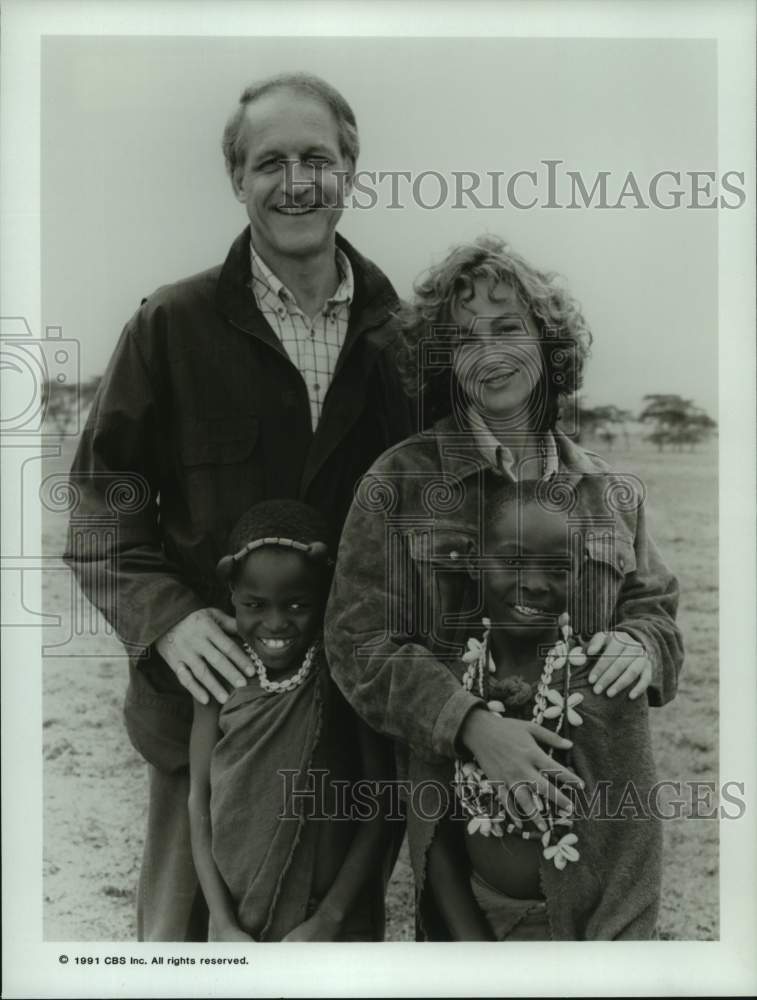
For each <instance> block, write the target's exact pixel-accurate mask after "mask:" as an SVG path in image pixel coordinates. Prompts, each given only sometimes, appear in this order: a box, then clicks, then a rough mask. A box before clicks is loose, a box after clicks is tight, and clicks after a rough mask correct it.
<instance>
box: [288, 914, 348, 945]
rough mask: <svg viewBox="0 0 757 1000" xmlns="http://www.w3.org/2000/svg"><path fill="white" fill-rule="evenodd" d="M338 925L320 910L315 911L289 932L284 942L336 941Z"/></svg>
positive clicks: (337, 922)
mask: <svg viewBox="0 0 757 1000" xmlns="http://www.w3.org/2000/svg"><path fill="white" fill-rule="evenodd" d="M339 928H340V923H339V921H337V920H334V919H333V918H332V917H330V916H329V915H328V914H326V913H324V912H323V911H322V910H316V911H315V913H314V914H313V916H312V917H308V919H307V920H304V921H303V922H302V923H301V924H298V926H297V927H295V928H294V929H293V930H291V931H290V932H289V933H288V934H287V936H286V937H285V938H284V939H283V940H284V941H336V939H337V935H338V934H339Z"/></svg>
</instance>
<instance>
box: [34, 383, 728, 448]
mask: <svg viewBox="0 0 757 1000" xmlns="http://www.w3.org/2000/svg"><path fill="white" fill-rule="evenodd" d="M101 378H102V376H100V375H93V376H92V377H91V378H89V379H87V380H86V381H84V382H79V383H78V384H67V383H62V384H61V383H58V382H54V381H47V382H45V383H44V385H43V390H42V401H43V406H44V413H45V426H46V427H48V428H50V432H51V433H54V434H57V435H58V436H60V437H63V436H64V435H66V434H68V433H70V432H71V430H72V429H74V430H75V429H76V428H77V427H78V420H79V418H80V417H83V415H84V414H85V413H86V412H87V410H88V409H89V407H90V406H91V404H92V400H93V399H94V397H95V393H96V392H97V387H98V385H99V384H100V379H101ZM643 401H644V407H643V409H642V411H641V412H640V413H639V414H638V415H636V414H633V413H631V411H630V410H624V409H621V408H620V407H619V406H614V405H612V404H610V405H606V406H594V407H588V406H584V405H582V404H579V407H578V414H577V415H578V427H577V430H576V432H575V433H574V434H573V435H572V436H573V437H574V438H575V439H576V440H584V439H593V440H596V441H600V442H601V443H602V444H603V445H604V446H605V447H606V448H608V449H612V447H613V445H614V444H615V443H616V441H617V440H618V438H621V439H622V440H623V443H624V444H625V446H626V447H627V446H628V444H629V434H628V427H627V425H628V424H629V423H633V422H637V421H638V422H639V423H642V424H645V425H647V426H648V427H649V428H650V430H649V432H648V433H647V434H645V435H644V440H646V441H649V442H651V443H652V444H654V445H655V446H656V447H657V449H658V451H664V450H665V448H667V447H669V448H673V449H675V450H677V451H681V450H682V449H683V448H684V447H688V448H689V449H693V448H695V447H696V446H697V445H698V444H701V443H702V442H703V441H706V440H708V439H709V438H710V437H711V436H712V435H713V434H714V433H715V431H716V429H717V424H716V422H715V421H714V420H713V419H712V417H710V416H709V415H708V414H707V413H706V412H705V411H704V410H703V409H702V408H701V407H699V406H695V405H694V403H693V402H692V401H691V400H690V399H684V398H683V397H681V396H677V395H672V394H663V393H653V394H650V395H646V396H644V399H643Z"/></svg>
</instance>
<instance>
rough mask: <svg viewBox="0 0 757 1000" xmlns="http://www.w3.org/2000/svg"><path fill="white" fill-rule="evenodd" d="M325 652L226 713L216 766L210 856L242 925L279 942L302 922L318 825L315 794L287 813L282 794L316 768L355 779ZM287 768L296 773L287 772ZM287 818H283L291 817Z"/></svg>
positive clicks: (253, 690)
mask: <svg viewBox="0 0 757 1000" xmlns="http://www.w3.org/2000/svg"><path fill="white" fill-rule="evenodd" d="M335 695H336V692H335V691H334V689H333V687H332V683H331V681H330V679H329V676H328V671H327V668H326V665H325V662H324V660H323V656H322V654H319V655H318V656H317V657H316V661H315V664H314V669H313V672H312V673H311V674H310V675H309V676H308V677H307V679H306V680H305V681H304V683H302V684H301V685H300V686H299V687H297V688H295V689H294V690H293V691H288V692H275V693H274V692H267V691H264V690H263V689H262V688H261V687H260V684H259V682H258V680H257V679H256V678H253V679H252V680H251V681H250V682H249V683H248V684H247V685H245V687H243V688H238V689H236V690H234V691H233V692H232V693H231V694H230V696H229V699H228V701H227V702H226V703H225V704H224V705H223V706H222V707H221V710H220V713H219V717H218V725H219V729H220V730H221V734H222V735H221V737H220V738H219V740H218V743H217V744H216V747H215V749H214V751H213V757H212V761H211V802H210V814H211V823H212V831H213V834H212V841H213V857H214V859H215V862H216V865H217V866H218V870H219V872H220V874H221V877H222V878H223V880H224V882H225V883H226V885H227V886H228V888H229V890H230V892H231V895H232V898H233V899H234V900H235V902H236V906H237V920H238V923H239V926H240V927H241V928H243V929H244V930H245V931H246V932H247V933H249V934H251V935H252V936H253V937H254V938H256V939H257V940H269V941H276V940H281V938H282V937H283V936H284V935H286V934H287V933H288V932H289V931H290V930H292V929H293V928H294V927H296V926H297V925H298V924H300V923H301V922H302V921H303V920H305V918H306V915H307V907H308V902H309V900H310V896H311V886H312V882H313V874H314V871H315V858H316V848H317V841H318V833H319V827H320V826H321V825H322V824H323V823H327V822H329V820H321V821H315V822H309V823H307V822H305V816H306V815H307V813H308V811H310V810H311V809H312V803H313V798H312V795H311V796H310V798H308V797H307V796H304V797H302V798H300V799H299V802H298V800H297V799H296V798H295V800H294V804H293V805H291V804H290V806H289V807H287V802H286V797H285V791H290V792H291V791H292V790H293V791H295V792H298V791H299V792H307V791H308V790H309V789H310V790H312V788H313V784H314V779H313V778H312V777H311V776H310V775H308V773H307V771H308V769H309V768H311V769H312V768H318V767H324V768H328V769H329V771H330V774H329V776H328V777H329V779H331V778H333V777H337V778H343V777H345V775H348V774H349V773H350V764H354V760H352V761H350V760H349V759H348V757H352V758H354V746H355V744H354V742H353V740H351V739H350V737H349V734H348V733H345V732H344V729H343V724H340V723H341V720H342V718H343V715H342V713H341V712H339V713H338V714H337V707H338V706H337V704H336V697H335ZM283 771H290V772H291V771H294V772H296V773H295V774H290V775H288V776H287V778H286V781H285V778H284V777H283V775H282V773H281V772H283ZM285 814H286V817H288V818H284V817H285Z"/></svg>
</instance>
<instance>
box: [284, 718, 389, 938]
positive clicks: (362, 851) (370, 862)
mask: <svg viewBox="0 0 757 1000" xmlns="http://www.w3.org/2000/svg"><path fill="white" fill-rule="evenodd" d="M358 737H359V745H360V751H361V757H362V763H363V767H362V771H361V773H362V776H363V778H364V779H365V780H366V782H368V783H373V782H377V783H378V789H379V790H380V789H381V783H382V782H385V781H386V780H387V779H388V778H390V777H391V775H392V773H393V768H392V760H391V746H390V744H389V743H388V742H387V741H386V740H384V739H381V738H379V737H378V736H377V735H376V733H374V732H373V731H372V730H371V729H369V728H368V726H366V725H365V723H364V722H362V721H358ZM362 801H364V802H366V809H367V810H369V814H370V818H369V819H365V820H362V821H360V822H359V824H358V827H359V828H358V831H357V833H356V834H355V837H354V839H353V841H352V843H351V844H350V848H349V851H348V852H347V856H346V858H345V859H344V862H343V864H342V867H341V868H340V869H339V872H338V874H337V876H336V878H335V879H334V881H333V883H332V885H331V887H330V889H329V891H328V892H327V893H326V895H325V896H324V897H323V899H322V901H321V903H320V905H319V907H318V909H317V910H316V912H315V913H314V914H313V916H312V917H310V918H309V919H308V920H306V921H305V922H304V923H302V924H300V926H299V927H295V929H294V930H293V931H291V932H290V933H289V934H288V935H287V936H286V938H285V939H284V940H285V941H333V940H334V939H335V938H336V937H337V935H338V933H339V930H340V928H341V926H342V924H343V923H344V920H345V917H346V916H347V914H348V913H349V911H350V909H351V908H352V906H353V904H354V903H355V900H356V899H357V896H358V894H359V892H360V890H361V889H362V888H363V886H364V885H365V883H366V881H367V879H368V878H369V876H370V875H371V874H373V873H374V872H375V871H376V870H377V869H379V868H380V867H381V865H382V862H383V860H384V854H385V852H386V850H387V848H388V843H389V837H390V830H389V827H388V823H387V820H386V818H385V809H384V805H383V801H382V798H381V796H380V795H373V794H371V795H370V796H364V797H362Z"/></svg>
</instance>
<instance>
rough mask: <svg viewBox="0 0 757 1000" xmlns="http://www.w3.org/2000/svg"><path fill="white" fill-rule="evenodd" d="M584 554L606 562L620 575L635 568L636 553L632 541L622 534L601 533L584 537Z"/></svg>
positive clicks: (597, 560)
mask: <svg viewBox="0 0 757 1000" xmlns="http://www.w3.org/2000/svg"><path fill="white" fill-rule="evenodd" d="M586 554H587V557H588V558H589V559H593V560H595V561H596V562H601V563H606V564H607V565H609V566H611V567H612V568H613V570H614V571H615V572H616V573H618V574H619V575H620V576H623V575H625V574H628V573H632V572H633V571H634V570H635V569H636V553H635V552H634V548H633V542H632V541H631V539H630V538H627V537H626V536H624V535H617V534H602V535H594V536H590V537H589V538H587V539H586Z"/></svg>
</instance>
